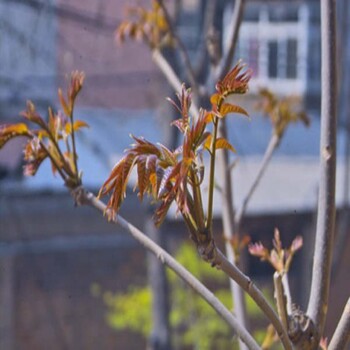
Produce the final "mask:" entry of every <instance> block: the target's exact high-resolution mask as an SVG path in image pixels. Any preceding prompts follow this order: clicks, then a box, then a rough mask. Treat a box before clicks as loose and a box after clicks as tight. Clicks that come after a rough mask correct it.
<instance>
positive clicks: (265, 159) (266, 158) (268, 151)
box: [235, 133, 280, 231]
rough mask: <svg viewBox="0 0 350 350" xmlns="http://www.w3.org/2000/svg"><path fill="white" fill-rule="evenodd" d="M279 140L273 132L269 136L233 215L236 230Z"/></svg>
mask: <svg viewBox="0 0 350 350" xmlns="http://www.w3.org/2000/svg"><path fill="white" fill-rule="evenodd" d="M279 142H280V137H279V136H278V135H277V134H275V133H273V134H272V136H271V139H270V142H269V144H268V146H267V148H266V151H265V154H264V157H263V159H262V161H261V164H260V168H259V170H258V171H257V173H256V174H255V178H254V181H253V182H252V184H251V186H250V188H249V190H248V192H247V194H246V196H245V197H244V200H243V202H242V206H241V207H240V209H239V210H237V212H236V215H235V226H236V227H235V229H236V231H239V229H240V225H241V222H242V218H243V216H244V214H245V212H246V209H247V206H248V203H249V201H250V199H251V197H252V195H253V194H254V191H255V190H256V188H257V186H258V184H259V182H260V180H261V179H262V177H263V175H264V172H265V170H266V168H267V166H268V165H269V163H270V160H271V157H272V155H273V153H274V151H275V150H276V148H277V147H278V145H279Z"/></svg>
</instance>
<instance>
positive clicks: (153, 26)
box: [115, 0, 171, 48]
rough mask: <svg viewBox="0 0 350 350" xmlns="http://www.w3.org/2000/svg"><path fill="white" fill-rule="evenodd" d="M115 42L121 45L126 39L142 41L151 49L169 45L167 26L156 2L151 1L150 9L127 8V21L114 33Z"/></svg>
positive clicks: (140, 7)
mask: <svg viewBox="0 0 350 350" xmlns="http://www.w3.org/2000/svg"><path fill="white" fill-rule="evenodd" d="M115 37H116V41H117V42H118V43H123V42H124V41H125V38H126V37H129V38H131V39H137V40H140V39H142V40H144V41H145V42H146V43H147V44H148V45H149V46H150V47H151V48H155V47H159V46H164V45H165V44H171V38H170V32H169V26H168V23H167V21H166V18H165V16H164V13H163V10H162V8H161V7H160V6H159V4H158V2H157V1H155V0H153V1H152V8H151V9H145V8H144V7H143V6H134V7H129V8H128V10H127V19H125V20H124V21H122V23H121V24H120V25H119V26H118V28H117V30H116V32H115Z"/></svg>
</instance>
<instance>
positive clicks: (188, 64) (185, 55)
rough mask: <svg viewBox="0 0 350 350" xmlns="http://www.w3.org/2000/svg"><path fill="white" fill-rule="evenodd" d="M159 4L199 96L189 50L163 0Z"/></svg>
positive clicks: (159, 0)
mask: <svg viewBox="0 0 350 350" xmlns="http://www.w3.org/2000/svg"><path fill="white" fill-rule="evenodd" d="M157 3H158V4H159V6H160V7H161V8H162V10H163V13H164V17H165V20H166V22H167V24H168V28H169V31H170V34H171V36H172V38H173V40H174V41H175V44H176V46H177V47H178V48H179V53H180V55H181V58H182V61H183V63H184V67H185V70H186V73H187V76H188V79H189V83H190V84H191V87H192V89H193V90H194V91H195V92H196V94H197V95H198V91H199V90H198V84H197V79H196V76H195V74H194V70H193V67H192V63H191V60H190V57H189V55H188V52H187V49H186V47H185V44H184V43H183V42H182V40H181V38H180V37H179V36H178V35H177V33H176V30H175V28H174V25H173V21H172V19H171V17H170V15H169V12H168V9H167V8H166V6H165V5H164V2H163V0H157Z"/></svg>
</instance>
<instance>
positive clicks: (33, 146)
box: [24, 137, 48, 176]
mask: <svg viewBox="0 0 350 350" xmlns="http://www.w3.org/2000/svg"><path fill="white" fill-rule="evenodd" d="M47 157H48V153H47V152H46V150H44V149H43V147H42V146H41V143H40V140H39V139H38V138H37V137H35V138H33V139H31V140H29V141H28V142H27V144H26V146H25V148H24V160H25V161H26V164H25V165H24V175H25V176H34V175H35V174H36V172H37V171H38V169H39V167H40V165H41V163H42V162H43V161H44V160H45V159H46V158H47Z"/></svg>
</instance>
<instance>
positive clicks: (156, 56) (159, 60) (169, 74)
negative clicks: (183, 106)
mask: <svg viewBox="0 0 350 350" xmlns="http://www.w3.org/2000/svg"><path fill="white" fill-rule="evenodd" d="M152 59H153V61H154V63H155V64H156V65H157V66H158V68H159V69H160V70H161V72H162V73H163V74H164V76H165V78H166V79H167V81H168V83H169V84H170V86H171V87H172V88H173V89H174V90H175V91H176V92H177V93H178V94H181V91H182V83H181V81H180V79H179V78H178V76H177V74H176V73H175V72H174V70H173V68H172V67H171V65H170V64H169V62H168V61H167V60H166V58H165V57H164V56H163V54H162V53H161V52H160V51H159V50H158V49H154V50H153V51H152ZM190 112H191V113H192V114H193V115H194V117H195V118H197V117H198V115H199V109H198V107H197V106H196V104H195V103H194V102H192V104H191V107H190Z"/></svg>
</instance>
